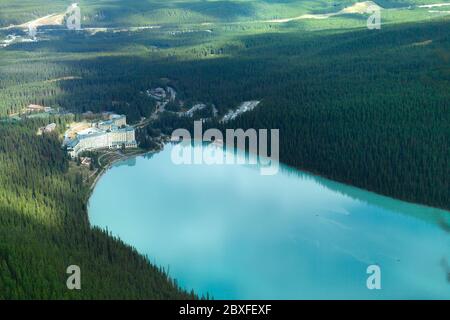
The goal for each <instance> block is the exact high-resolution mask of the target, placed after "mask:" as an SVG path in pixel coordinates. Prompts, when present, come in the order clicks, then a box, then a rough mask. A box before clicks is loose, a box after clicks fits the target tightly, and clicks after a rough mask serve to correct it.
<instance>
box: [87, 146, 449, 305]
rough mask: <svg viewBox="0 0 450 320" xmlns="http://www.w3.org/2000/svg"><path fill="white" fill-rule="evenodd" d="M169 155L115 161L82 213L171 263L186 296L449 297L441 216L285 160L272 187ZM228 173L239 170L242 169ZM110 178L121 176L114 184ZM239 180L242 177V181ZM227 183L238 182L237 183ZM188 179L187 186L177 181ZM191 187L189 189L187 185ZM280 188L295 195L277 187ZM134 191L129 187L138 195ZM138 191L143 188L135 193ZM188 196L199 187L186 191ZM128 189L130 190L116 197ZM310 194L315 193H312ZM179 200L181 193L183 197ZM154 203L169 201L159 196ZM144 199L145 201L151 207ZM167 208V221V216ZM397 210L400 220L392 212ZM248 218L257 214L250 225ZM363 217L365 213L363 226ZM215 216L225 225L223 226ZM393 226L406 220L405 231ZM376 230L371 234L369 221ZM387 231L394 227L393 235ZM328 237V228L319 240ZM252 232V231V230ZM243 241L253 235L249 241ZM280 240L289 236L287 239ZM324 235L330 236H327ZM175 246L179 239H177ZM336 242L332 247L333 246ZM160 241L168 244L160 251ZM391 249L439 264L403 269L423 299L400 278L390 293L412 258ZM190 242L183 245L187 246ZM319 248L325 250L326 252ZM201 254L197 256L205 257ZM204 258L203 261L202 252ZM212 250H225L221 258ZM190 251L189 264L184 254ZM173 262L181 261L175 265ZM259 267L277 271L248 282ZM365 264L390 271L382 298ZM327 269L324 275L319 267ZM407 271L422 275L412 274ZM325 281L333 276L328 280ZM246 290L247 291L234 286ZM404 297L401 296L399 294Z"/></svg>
mask: <svg viewBox="0 0 450 320" xmlns="http://www.w3.org/2000/svg"><path fill="white" fill-rule="evenodd" d="M172 147H173V146H171V145H166V147H165V148H164V150H162V151H160V152H158V153H151V154H147V155H139V156H136V157H134V158H131V159H127V160H125V161H119V162H117V163H116V164H114V165H113V166H112V167H111V168H110V169H109V170H107V171H106V172H105V173H104V175H103V176H102V177H101V178H100V179H99V181H98V185H97V186H96V188H95V189H94V191H93V194H92V196H91V198H90V199H89V206H88V208H89V210H88V212H89V220H90V222H91V224H92V225H94V226H97V227H100V228H104V227H106V226H107V227H108V229H109V230H110V231H112V233H113V234H114V235H117V236H119V237H120V238H121V239H122V240H123V241H124V242H126V243H128V244H129V245H131V246H133V247H135V248H136V249H137V250H138V251H139V252H140V253H141V254H144V255H148V256H149V257H150V258H151V261H152V263H154V264H156V265H161V266H169V269H170V274H169V276H171V277H172V278H175V279H177V281H178V282H179V284H180V285H181V286H182V287H183V288H185V289H187V290H190V289H194V291H196V292H197V293H198V294H200V295H201V294H202V293H204V294H206V293H207V292H208V293H209V294H210V295H212V296H213V297H215V298H225V299H228V298H229V299H253V298H257V299H291V298H292V299H303V298H306V299H308V298H311V299H314V298H319V299H322V298H325V299H335V298H353V297H356V298H357V297H363V298H368V299H378V298H400V299H402V298H408V297H409V296H410V295H411V294H413V295H414V297H419V298H438V299H439V298H448V297H449V296H450V295H449V294H446V293H450V285H449V284H448V283H446V280H445V273H444V269H443V266H442V264H443V261H446V259H448V253H449V250H445V248H448V243H449V236H448V235H447V234H446V233H445V232H444V231H443V230H442V229H441V227H440V226H439V222H440V221H442V219H448V217H449V212H448V211H445V210H440V209H437V208H431V207H426V206H422V205H416V204H411V203H407V202H403V201H400V200H396V199H392V198H389V197H386V196H382V195H378V194H375V193H372V192H369V191H364V190H362V189H358V188H356V187H352V186H348V185H344V184H341V183H339V182H334V181H331V180H328V179H325V178H321V177H317V176H314V175H311V174H309V173H306V172H302V171H299V170H296V169H292V168H290V167H288V166H286V165H281V164H280V169H281V170H280V172H279V173H278V175H280V177H278V178H272V180H270V178H269V180H270V181H267V180H266V181H265V180H264V179H263V178H261V177H258V175H257V173H256V172H255V170H253V169H252V168H248V167H246V166H241V167H239V166H231V167H226V166H225V167H222V168H217V166H209V167H201V166H195V165H194V166H183V165H182V166H175V165H173V164H171V163H170V157H169V153H170V150H171V148H172ZM183 167H184V168H183ZM135 170H137V171H141V173H140V174H139V173H137V172H134V171H135ZM191 171H194V172H191ZM233 171H238V173H236V172H233ZM116 175H117V178H115V177H114V176H116ZM242 176H245V177H246V178H247V179H242V181H241V178H242ZM231 177H234V178H235V180H236V181H238V182H235V181H233V179H231ZM117 179H118V180H117ZM183 179H185V180H187V181H185V182H182V183H179V181H182V180H183ZM189 179H193V180H194V181H193V182H192V181H191V183H189ZM165 180H166V181H165ZM199 180H200V181H202V182H201V183H199V184H200V185H199V186H194V187H192V183H194V184H196V183H198V181H199ZM203 180H205V181H203ZM211 180H213V181H217V184H216V183H212V182H211ZM222 180H224V182H223V183H221V181H222ZM251 180H255V182H254V184H255V185H252V184H253V182H251ZM167 181H170V183H169V182H167ZM248 181H250V182H248ZM120 184H124V186H123V187H124V188H123V189H122V188H120V187H119V189H121V190H122V193H121V194H120V193H117V192H115V191H113V189H114V188H116V189H117V188H118V186H120ZM147 184H150V185H149V186H148V190H145V187H146V186H147ZM202 184H205V185H202ZM287 185H289V186H292V187H293V188H287V189H284V188H286V186H287ZM275 186H278V187H279V189H280V190H278V191H275V194H272V193H273V189H274V187H275ZM250 187H251V188H250ZM295 187H297V188H298V190H296V189H295ZM133 188H136V190H134V191H133ZM142 188H144V190H145V191H143V192H138V191H137V190H142ZM189 188H193V189H195V190H193V191H189ZM197 188H200V189H197ZM203 188H205V189H206V190H207V191H205V193H206V196H205V195H204V194H203V195H202V194H201V192H200V191H199V190H202V189H203ZM233 188H237V189H242V190H241V191H243V192H242V193H244V194H247V195H248V196H247V197H243V198H241V194H242V193H240V192H238V193H233V195H232V196H230V197H227V196H226V195H225V196H224V198H226V199H223V200H221V199H220V198H218V197H217V195H215V196H212V199H211V200H209V202H208V201H206V200H205V201H202V199H203V198H206V199H210V198H211V194H210V193H211V192H212V191H215V193H216V192H217V191H221V192H225V193H226V192H227V191H228V190H231V189H233ZM247 188H249V189H247ZM258 188H259V189H258ZM125 189H126V190H127V191H126V192H124V191H123V190H125ZM173 189H175V190H173ZM252 189H257V190H260V191H261V192H254V191H255V190H252ZM309 189H312V190H309ZM186 190H188V191H186ZM270 190H272V191H270ZM313 190H314V191H315V192H312V191H313ZM194 191H195V192H194ZM183 192H184V193H186V194H185V195H183ZM318 194H322V198H321V197H320V196H317V195H318ZM291 196H292V197H291ZM296 196H300V198H301V201H299V200H295V199H294V198H295V197H296ZM161 197H162V198H164V199H160V198H161ZM248 198H250V199H248ZM264 198H269V199H270V200H273V202H274V203H270V201H269V202H267V201H266V200H267V199H266V200H264ZM111 199H122V200H123V201H124V202H126V204H125V205H122V204H117V203H116V202H114V203H115V205H113V206H109V205H107V204H106V205H105V203H108V202H111V201H112V200H111ZM139 199H141V200H142V199H145V201H143V202H144V203H141V204H136V202H139V201H140V200H139ZM280 199H281V200H280ZM174 200H176V201H174ZM327 200H328V201H327ZM129 201H130V202H129ZM147 201H151V202H148V203H147ZM141 202H142V201H141ZM152 202H155V203H152ZM177 202H181V203H184V205H180V204H179V203H178V204H177ZM258 202H262V204H258ZM230 204H234V205H238V206H239V205H241V206H242V207H243V208H240V209H236V208H234V207H230ZM280 208H281V209H280ZM233 211H238V212H237V213H236V216H234V215H233V214H232V213H230V212H233ZM258 211H261V212H264V214H265V215H267V216H268V218H267V220H268V221H271V223H269V224H267V225H266V224H265V222H264V220H263V221H262V222H261V221H260V220H261V218H260V217H259V215H257V214H256V212H258ZM277 211H279V212H280V213H279V215H277V214H275V213H276V212H277ZM366 211H367V212H366ZM111 212H112V213H111ZM164 212H165V214H163V213H164ZM249 212H250V213H249ZM398 213H400V214H401V215H397V214H398ZM180 214H181V216H180ZM189 215H192V221H191V220H190V219H189V218H187V217H186V216H189ZM229 215H231V217H229ZM246 216H252V217H253V218H252V219H249V220H248V221H247V220H246V218H245V217H246ZM376 216H378V218H379V219H378V221H377V220H376V219H375V217H376ZM347 217H351V218H347ZM361 217H365V219H362V218H361ZM140 219H141V220H140ZM228 219H230V221H233V222H235V223H238V225H239V224H242V226H239V227H237V229H239V230H240V231H239V232H237V231H236V230H234V228H233V227H231V226H228V223H229V222H230V221H228ZM139 220H140V221H139ZM165 220H170V221H171V222H173V223H174V222H175V221H180V223H181V224H180V225H179V226H178V225H176V226H173V224H171V223H169V222H170V221H165ZM216 220H220V221H222V222H221V223H219V222H218V221H216ZM241 220H242V221H241ZM284 220H289V222H288V221H285V222H283V223H281V222H280V221H284ZM291 220H292V221H291ZM353 220H354V221H353ZM397 220H400V221H403V223H400V222H399V221H397ZM255 221H256V226H258V223H261V224H262V225H261V226H259V227H256V229H258V228H259V229H260V230H253V229H254V228H255ZM380 221H381V222H385V223H386V225H387V226H388V227H387V228H386V231H384V229H383V226H382V224H381V223H380ZM386 221H387V222H386ZM447 221H448V220H447ZM284 223H287V224H286V225H285V224H284ZM371 223H373V226H371V225H370V224H371ZM190 224H192V225H190ZM403 224H406V225H408V224H409V225H410V227H411V228H409V229H408V228H406V227H405V226H403ZM115 226H117V227H115ZM143 226H148V229H143ZM277 226H278V227H279V228H280V230H278V231H282V232H278V233H277V232H275V231H274V230H276V227H277ZM307 226H308V227H307ZM319 226H321V227H319ZM394 226H395V228H397V229H398V230H395V228H394ZM164 228H166V229H165V231H166V232H164V233H163V234H160V233H161V232H163V230H164ZM297 228H298V230H297V231H296V229H297ZM222 229H224V230H222ZM322 229H323V230H322ZM327 229H330V230H328V231H327V232H326V230H327ZM373 229H376V230H377V232H378V233H379V232H381V233H386V235H385V236H386V237H388V238H391V241H390V243H389V244H386V243H384V241H383V240H382V238H383V237H381V239H379V236H380V235H377V233H376V232H374V231H373ZM391 229H392V230H391ZM194 230H195V232H194ZM211 230H215V231H216V233H217V234H214V233H211V232H212V231H211ZM247 230H249V231H248V232H247ZM362 231H365V232H367V233H368V235H365V234H364V233H361V232H362ZM396 231H397V233H398V234H401V233H404V234H405V239H401V238H399V236H398V234H396ZM192 232H193V233H192ZM420 232H423V233H424V235H425V234H426V235H427V237H426V238H424V240H423V242H432V243H433V247H434V248H433V247H432V248H430V249H429V250H428V249H427V250H425V248H423V247H422V245H423V244H421V241H420V240H421V239H422V238H421V237H419V236H420ZM153 233H155V234H160V236H159V237H156V236H155V234H153ZM246 233H248V234H247V235H246ZM286 234H288V236H285V235H286ZM305 234H306V235H305ZM349 234H354V236H356V235H358V237H360V239H356V240H357V241H356V242H358V241H360V242H362V243H363V244H364V245H365V246H366V249H363V248H359V247H358V246H356V245H355V242H353V241H351V237H350V238H349V239H347V237H348V236H349ZM169 235H172V237H169ZM264 235H266V236H264ZM299 235H302V236H299ZM331 235H333V236H334V238H330V236H331ZM416 235H417V237H416ZM424 235H422V236H424ZM264 237H268V238H269V239H272V242H270V241H269V242H267V241H266V240H267V239H265V238H264ZM171 238H172V239H171ZM173 238H175V239H173ZM177 238H178V241H176V240H177ZM197 238H198V239H197ZM372 238H375V239H376V240H374V239H372ZM431 238H432V239H431ZM195 239H197V240H195ZM333 239H336V240H333ZM437 239H439V240H437ZM196 241H198V242H196ZM334 241H335V242H336V243H333V242H334ZM405 241H406V243H405ZM160 242H161V243H160ZM165 242H166V246H164V245H163V243H165ZM396 242H398V246H399V247H400V246H405V248H406V249H407V252H416V251H418V252H417V253H420V249H418V247H420V248H423V249H424V252H427V251H428V253H429V254H428V256H430V255H432V256H433V257H434V258H431V257H430V259H431V260H435V261H434V262H433V263H432V264H430V265H427V266H421V265H419V266H417V267H416V268H415V267H414V266H411V265H409V266H408V267H407V268H406V269H407V270H409V269H411V271H408V272H406V275H408V274H409V276H411V273H414V274H419V277H418V280H417V281H416V282H415V283H413V284H412V286H413V287H417V288H419V287H420V286H419V284H421V285H424V288H426V290H425V291H423V292H422V291H421V290H418V289H417V291H414V289H411V288H408V285H407V284H405V283H404V280H401V281H399V282H400V283H399V284H398V285H397V286H395V285H394V283H395V281H394V279H395V277H392V275H390V274H389V273H392V274H395V273H397V272H398V271H399V270H398V269H399V266H398V265H400V264H403V262H404V261H406V262H408V261H409V260H411V257H410V256H409V255H407V257H404V255H405V253H402V252H395V254H394V253H393V252H390V251H393V250H392V248H393V247H394V248H395V243H396ZM408 242H414V243H408ZM214 243H215V244H216V247H215V248H213V247H214V245H213V244H214ZM238 243H239V244H238ZM446 243H447V246H446ZM152 244H154V245H152ZM186 245H187V248H184V247H185V246H186ZM415 245H416V246H417V247H415ZM240 246H242V247H243V248H246V249H247V250H249V251H248V252H247V253H248V255H249V257H253V259H251V260H250V261H248V259H249V257H248V258H246V257H245V256H242V253H241V252H240V253H235V254H233V252H234V250H235V249H236V248H239V247H240ZM265 246H268V247H269V248H270V247H273V248H272V250H273V251H270V250H269V251H268V252H269V254H268V255H269V256H272V258H275V257H277V258H278V259H279V260H283V259H287V261H289V263H285V264H279V263H273V262H271V261H272V260H271V259H269V261H266V257H265V255H266V253H267V252H264V251H265V250H266V249H264V250H262V249H263V248H265ZM296 246H298V247H296ZM317 246H318V247H317ZM324 247H325V248H326V249H325V251H323V250H324ZM436 247H437V248H436ZM181 248H183V250H181ZM201 248H204V250H203V251H202V250H200V249H201ZM205 248H206V249H205ZM313 248H316V249H317V250H318V252H315V251H314V250H312V249H313ZM213 249H214V250H213ZM300 249H301V250H300ZM209 250H212V251H211V252H210V251H209ZM283 251H285V252H284V254H282V253H277V252H283ZM384 251H386V252H390V253H389V254H388V255H387V256H389V258H387V257H386V253H384ZM394 251H395V250H394ZM430 251H431V253H432V254H431V253H430ZM180 252H183V253H182V254H181V255H182V257H179V256H178V257H177V253H178V254H180ZM202 252H206V253H204V254H202ZM208 252H209V254H207V253H208ZM217 252H222V253H223V254H217ZM186 254H188V256H190V257H191V258H189V257H186V256H185V255H186ZM296 255H297V256H296ZM208 257H209V258H208ZM226 257H228V259H229V261H230V262H229V263H227V261H228V260H227V259H226ZM281 258H282V259H281ZM179 259H182V260H183V261H184V262H183V263H178V262H177V261H178V260H179ZM196 259H197V260H196ZM209 259H211V261H209ZM242 259H243V261H242ZM261 260H262V261H264V262H265V263H266V264H267V265H269V266H270V264H274V265H273V266H271V267H270V268H268V270H265V272H262V271H261V272H256V273H257V274H256V275H254V276H250V279H249V280H243V278H242V277H244V276H245V275H246V274H247V276H248V275H249V265H250V264H252V263H255V264H258V265H261V262H262V261H261ZM200 261H201V263H200ZM362 261H364V263H362ZM244 262H245V263H244ZM317 263H319V265H316V264H317ZM309 264H313V265H316V268H317V269H318V270H317V272H314V271H313V270H309V268H308V265H309ZM322 264H324V265H326V264H328V267H327V268H325V267H323V265H322ZM346 264H347V265H346ZM370 264H380V266H381V267H382V270H383V269H384V268H383V267H386V268H387V269H388V270H392V271H388V272H387V273H388V276H387V277H388V281H389V282H388V283H391V284H392V285H391V286H392V288H390V289H391V290H389V291H390V292H386V291H383V290H380V292H374V291H369V290H367V288H365V278H366V277H367V274H366V272H365V271H366V270H365V268H363V266H366V265H370ZM408 264H410V261H409V263H408ZM183 265H185V266H186V268H185V269H186V270H182V269H183V268H182V267H183ZM208 265H209V267H208V268H206V269H205V266H208ZM263 265H264V263H263ZM321 265H322V266H321ZM224 267H227V268H230V267H233V268H238V270H239V269H242V270H240V271H237V276H235V277H234V276H233V275H232V274H229V272H228V271H227V270H226V269H224ZM295 267H299V268H305V269H306V270H304V271H303V273H301V274H298V273H297V272H295V271H293V270H295ZM283 268H287V269H288V271H287V275H290V276H292V277H294V278H295V277H296V278H295V279H294V281H292V282H293V283H297V284H298V285H299V288H301V287H304V288H305V289H304V290H298V289H296V288H292V285H291V284H290V283H286V282H285V281H284V280H282V279H278V278H277V277H276V276H275V275H274V274H273V272H274V271H275V270H280V271H282V270H283ZM324 268H325V269H327V270H328V272H325V271H324V270H322V269H324ZM208 269H211V270H208ZM263 269H264V268H263ZM413 269H418V270H415V271H414V272H412V271H413ZM349 270H353V272H352V274H353V276H352V277H350V276H349V275H348V274H347V273H348V271H349ZM356 270H357V271H356ZM285 271H286V270H285ZM342 271H343V274H344V275H343V276H342ZM430 271H432V272H434V273H440V274H441V276H440V277H439V278H440V279H442V280H440V281H442V283H440V281H438V280H437V279H435V278H437V277H432V278H433V279H431V280H430V282H431V283H433V284H434V283H436V287H435V288H433V285H426V279H425V278H426V277H428V274H429V273H430ZM410 272H411V273H410ZM240 273H242V274H240ZM328 273H331V274H332V275H333V276H332V277H331V278H330V275H329V274H328ZM327 274H328V275H327ZM339 274H341V276H342V277H343V279H341V280H339V279H334V280H333V278H334V277H339V276H338V275H339ZM346 274H347V275H346ZM421 274H422V277H424V278H423V279H422V278H421V276H420V275H421ZM346 277H349V278H346ZM244 278H245V277H244ZM402 278H403V277H402ZM312 279H316V281H318V283H316V285H314V286H313V285H312V284H311V283H312V282H314V281H312ZM419 280H420V281H419ZM258 281H259V282H258ZM321 282H323V283H321ZM334 282H342V285H343V286H344V287H345V286H348V284H350V287H351V288H347V289H345V290H344V289H343V288H341V289H342V292H341V291H339V288H340V286H339V285H333V283H334ZM356 284H358V285H356ZM241 286H242V288H240V287H241ZM261 286H262V287H264V288H265V289H263V288H261ZM428 287H430V288H428ZM405 288H408V289H407V290H406V289H405ZM306 289H307V290H306ZM394 289H395V290H394ZM444 289H446V290H444ZM305 290H306V291H308V292H306V291H305ZM403 292H404V294H405V296H403V295H402V293H403ZM421 292H422V293H421Z"/></svg>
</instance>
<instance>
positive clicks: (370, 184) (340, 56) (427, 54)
mask: <svg viewBox="0 0 450 320" xmlns="http://www.w3.org/2000/svg"><path fill="white" fill-rule="evenodd" d="M70 2H71V1H65V0H60V1H49V0H38V1H34V0H33V1H31V0H25V1H20V2H17V1H10V0H0V27H6V26H9V25H10V24H19V23H24V22H26V21H29V20H31V19H36V18H38V17H42V16H43V15H45V14H50V13H54V12H63V11H64V10H65V8H66V7H67V5H68V4H70ZM318 3H319V2H317V1H257V0H254V1H200V0H199V1H187V0H186V1H162V0H161V1H157V0H151V1H145V2H144V1H142V2H141V1H125V0H116V1H103V0H92V1H87V0H86V1H80V6H81V7H82V10H83V11H82V12H83V16H84V18H85V19H84V20H83V23H84V24H85V25H88V26H95V27H99V26H110V27H113V28H115V27H123V26H130V25H132V26H141V25H149V24H152V25H153V24H159V23H161V24H163V25H161V26H158V28H154V29H153V28H152V29H137V30H134V29H120V30H118V29H111V30H108V29H105V30H100V29H94V30H83V31H77V32H71V31H67V30H64V29H63V28H60V29H57V30H50V31H48V30H47V31H46V30H45V28H43V29H41V30H39V31H40V33H38V36H37V39H36V40H35V41H29V40H30V39H28V38H27V37H28V36H27V33H26V31H24V30H23V28H22V29H20V28H11V29H1V30H0V41H3V39H7V37H8V36H10V37H11V35H14V36H18V37H19V38H21V39H22V40H23V39H25V40H27V41H17V42H11V43H8V44H7V45H5V46H4V47H0V136H1V139H0V239H1V242H0V266H1V268H0V289H1V290H0V299H1V298H189V297H192V295H186V294H185V293H183V292H182V291H180V290H179V289H178V288H177V287H176V285H174V284H173V283H172V281H171V280H170V279H169V278H168V276H167V275H166V274H164V272H162V271H161V270H159V269H158V268H156V267H154V266H152V265H150V264H149V263H148V261H147V260H146V259H145V258H144V257H142V256H140V255H138V254H137V253H136V252H135V251H134V250H132V249H131V248H129V247H127V246H126V245H124V244H123V243H121V242H120V241H119V240H117V239H113V238H111V236H110V235H108V234H107V233H105V232H103V231H100V230H95V229H94V230H92V229H90V227H89V223H88V219H87V213H86V201H87V195H88V194H87V192H88V191H87V188H88V187H87V186H85V185H83V183H82V181H81V178H80V176H79V175H77V174H76V170H72V169H73V168H71V165H73V163H72V164H70V163H69V162H68V160H67V159H66V157H65V156H64V153H63V151H62V150H61V148H60V145H61V141H60V140H59V138H58V136H57V135H56V134H55V135H44V136H38V135H36V130H37V128H38V127H39V126H42V125H45V124H47V123H48V122H49V121H48V120H31V119H28V120H25V119H22V120H19V121H18V122H13V120H12V118H14V116H16V115H18V114H19V113H20V112H21V111H22V110H23V109H24V108H25V107H27V106H28V105H29V104H39V105H42V106H46V107H52V108H54V109H55V110H61V113H60V115H59V116H56V117H55V118H52V119H49V120H50V121H55V122H57V124H58V128H59V130H62V128H64V125H65V121H66V120H65V118H64V116H62V115H65V114H66V113H67V112H73V113H75V114H77V115H78V116H79V114H81V113H83V112H86V111H93V112H101V111H115V112H118V113H124V114H126V115H127V116H128V120H129V121H130V122H137V121H139V120H140V119H141V117H146V118H149V117H150V116H151V115H152V113H153V112H154V110H155V101H154V100H153V99H151V98H150V97H149V96H148V95H147V94H146V90H148V89H150V88H155V87H157V86H168V85H170V86H171V87H173V88H174V89H175V90H176V92H177V99H179V101H182V102H183V103H184V104H185V105H192V104H193V103H197V102H203V103H206V104H214V105H215V107H216V108H217V110H218V114H219V116H223V115H224V114H225V113H226V112H228V110H230V109H232V108H235V107H236V106H237V105H238V104H239V103H241V102H243V101H249V100H260V101H261V104H260V105H259V106H258V107H257V108H256V109H255V110H254V111H252V112H249V113H246V114H244V115H242V116H241V117H240V118H238V119H237V120H235V121H234V122H231V123H228V124H227V126H229V127H242V128H268V129H271V128H279V129H280V139H281V141H280V148H281V151H280V155H281V160H282V161H284V162H285V163H287V164H289V165H292V166H294V167H296V168H299V169H302V170H307V171H310V172H313V173H316V174H319V175H322V176H325V177H328V178H331V179H333V180H337V181H341V182H345V183H348V184H351V185H355V186H358V187H361V188H364V189H368V190H371V191H375V192H377V193H381V194H384V195H388V196H392V197H396V198H400V199H403V200H407V201H412V202H418V203H423V204H427V205H430V206H436V207H441V208H445V209H450V197H449V194H448V190H450V152H449V151H450V150H449V147H450V18H449V15H448V14H446V13H445V12H444V11H446V9H445V8H444V9H442V8H441V9H439V8H436V9H433V10H429V9H427V8H417V7H414V8H412V9H411V10H410V9H405V8H404V7H408V6H414V5H417V4H425V3H435V1H429V0H426V1H408V0H398V1H387V0H386V1H385V0H383V1H377V3H379V4H380V5H381V6H383V7H384V8H393V9H392V10H386V11H384V12H383V19H384V20H383V22H385V23H386V24H385V25H384V24H383V27H382V28H381V30H368V29H367V27H366V20H367V14H355V15H342V16H338V17H333V18H330V19H321V20H314V19H312V20H297V21H289V22H287V23H277V22H267V21H261V20H264V19H278V18H284V17H295V16H296V15H300V14H305V13H310V14H315V13H324V12H335V11H337V10H341V9H342V8H344V7H346V6H347V5H351V4H353V3H355V1H320V5H318ZM396 8H400V9H398V10H397V9H396ZM439 10H442V12H441V11H439ZM447 10H448V9H447ZM430 11H438V12H430ZM210 23H211V24H210ZM219 118H220V117H218V118H217V119H215V120H214V121H211V122H209V123H208V124H207V125H208V126H218V127H221V128H225V127H224V125H223V124H221V123H219V122H218V121H217V120H218V119H219ZM192 120H193V119H192V118H180V117H178V116H175V115H174V114H170V113H165V114H163V115H162V116H161V118H160V119H159V121H157V122H155V123H153V124H151V126H149V127H147V128H146V129H143V130H142V131H141V132H139V134H138V137H139V138H142V139H145V134H147V133H149V134H150V135H153V134H155V132H159V130H161V131H163V132H165V133H167V134H170V133H171V132H172V130H173V129H176V128H179V127H189V126H190V125H191V124H192ZM59 133H61V131H60V132H59ZM141 142H142V141H141ZM71 264H78V265H80V266H81V269H82V273H83V290H81V291H80V292H72V291H68V290H67V289H66V286H65V280H66V277H67V275H66V273H65V271H66V268H67V266H68V265H71ZM99 275H101V276H99Z"/></svg>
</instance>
